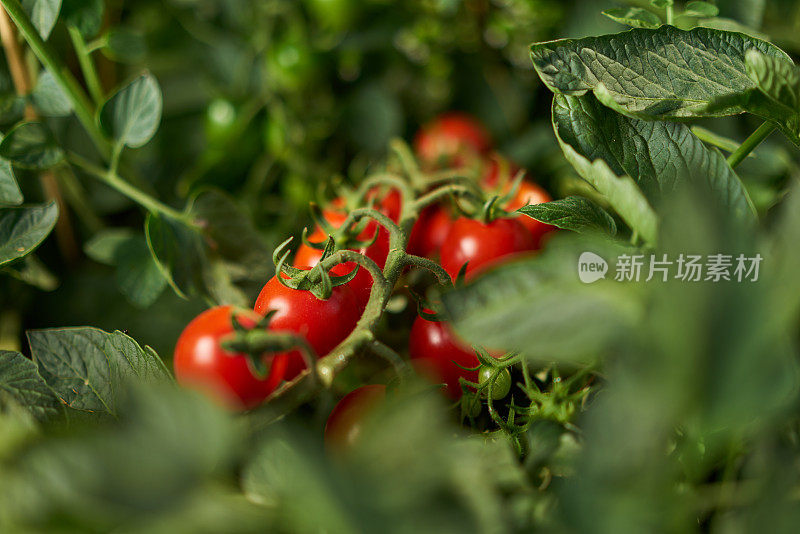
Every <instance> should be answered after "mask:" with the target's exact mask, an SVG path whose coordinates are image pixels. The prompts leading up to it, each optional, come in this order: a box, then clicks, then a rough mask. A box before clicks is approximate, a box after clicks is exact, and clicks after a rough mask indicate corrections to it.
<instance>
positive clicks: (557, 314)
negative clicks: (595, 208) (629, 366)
mask: <svg viewBox="0 0 800 534" xmlns="http://www.w3.org/2000/svg"><path fill="white" fill-rule="evenodd" d="M569 237H570V238H576V237H577V236H575V234H569ZM604 241H605V240H604ZM604 241H596V240H587V239H586V238H582V239H569V240H563V239H562V240H561V242H560V243H559V242H557V241H556V239H553V240H552V241H550V243H548V249H547V252H546V253H544V254H543V255H541V256H539V257H537V258H535V259H527V260H522V261H514V262H509V263H507V264H504V265H503V266H501V267H498V268H497V269H494V270H491V271H489V272H488V273H486V274H485V275H483V276H481V277H480V278H478V279H476V280H474V281H472V282H470V284H469V285H467V286H464V287H461V288H458V289H455V290H454V291H450V292H448V293H445V294H444V295H443V301H444V305H445V309H446V310H447V313H448V317H449V318H450V320H451V321H452V324H453V326H454V328H455V329H456V331H457V332H458V333H459V335H460V336H462V337H463V338H464V339H465V340H466V341H467V342H469V343H472V344H478V345H482V346H485V347H487V348H490V349H492V350H504V351H511V350H514V351H520V352H523V353H525V354H527V355H529V356H531V357H532V358H534V359H536V360H539V361H559V360H561V361H591V360H592V359H594V358H595V357H597V356H599V355H600V354H601V353H602V352H603V350H604V348H607V347H608V346H609V344H610V343H611V342H613V341H614V340H618V339H619V336H624V335H626V334H625V331H626V329H627V328H631V327H632V325H633V324H635V320H636V317H637V316H638V314H639V313H640V310H639V309H638V306H639V304H638V303H637V300H636V299H635V298H633V293H631V292H630V289H631V288H629V287H627V286H624V285H621V284H618V283H616V282H614V281H608V282H606V281H599V282H595V283H593V284H590V285H584V284H582V283H581V282H580V280H579V278H578V259H579V257H580V255H581V254H582V252H587V251H588V252H592V253H594V254H597V255H598V256H600V257H601V258H604V259H605V260H606V261H610V260H611V259H612V257H616V256H617V255H618V254H619V252H618V251H619V250H622V249H621V248H617V247H615V246H614V245H611V244H609V243H607V242H604ZM523 317H524V320H521V319H520V318H523Z"/></svg>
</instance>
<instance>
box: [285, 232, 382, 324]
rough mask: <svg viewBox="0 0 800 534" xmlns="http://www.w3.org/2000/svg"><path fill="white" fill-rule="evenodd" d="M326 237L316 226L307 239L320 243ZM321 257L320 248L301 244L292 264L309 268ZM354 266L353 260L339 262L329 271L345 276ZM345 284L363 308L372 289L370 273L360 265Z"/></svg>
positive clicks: (363, 251)
mask: <svg viewBox="0 0 800 534" xmlns="http://www.w3.org/2000/svg"><path fill="white" fill-rule="evenodd" d="M327 238H328V236H327V234H326V233H325V232H324V231H323V230H322V229H320V228H317V229H316V230H315V231H314V233H312V234H311V235H310V236H309V240H310V241H311V242H312V243H321V242H324V241H325V240H326V239H327ZM359 252H361V253H362V254H365V253H366V250H363V249H362V250H360V251H359ZM321 257H322V251H321V250H317V249H315V248H314V247H309V246H308V245H306V244H302V245H300V246H299V247H298V248H297V253H296V254H295V256H294V266H295V267H299V268H301V269H310V268H311V267H314V266H315V265H316V264H318V263H319V260H320V258H321ZM355 268H356V264H355V263H353V262H347V263H340V264H339V265H336V266H335V267H334V268H333V269H331V271H330V272H331V274H332V275H334V276H345V275H347V274H350V273H351V272H353V269H355ZM347 286H348V287H350V289H352V291H353V294H354V296H355V297H356V301H357V302H358V305H359V309H361V310H363V309H364V306H366V305H367V301H368V300H369V294H370V291H372V275H371V274H369V271H367V270H366V269H364V268H363V267H361V268H359V269H358V272H357V273H356V276H355V277H354V278H353V279H352V280H350V281H349V282H348V283H347Z"/></svg>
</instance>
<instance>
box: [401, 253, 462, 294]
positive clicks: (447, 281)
mask: <svg viewBox="0 0 800 534" xmlns="http://www.w3.org/2000/svg"><path fill="white" fill-rule="evenodd" d="M404 261H405V263H406V265H409V266H412V267H419V268H420V269H425V270H427V271H430V272H432V273H433V274H434V275H436V279H437V280H438V282H439V284H440V285H443V286H448V287H450V286H452V285H453V280H452V279H451V278H450V275H449V274H448V273H447V271H445V270H444V267H442V266H441V265H439V264H438V263H436V262H435V261H433V260H429V259H428V258H422V257H420V256H414V255H413V254H406V255H405V258H404Z"/></svg>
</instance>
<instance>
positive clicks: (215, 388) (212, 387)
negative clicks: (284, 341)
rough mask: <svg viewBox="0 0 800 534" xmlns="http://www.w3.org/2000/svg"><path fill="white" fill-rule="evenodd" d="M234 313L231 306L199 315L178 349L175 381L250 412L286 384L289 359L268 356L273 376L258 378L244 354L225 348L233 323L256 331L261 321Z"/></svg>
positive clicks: (265, 360) (267, 363)
mask: <svg viewBox="0 0 800 534" xmlns="http://www.w3.org/2000/svg"><path fill="white" fill-rule="evenodd" d="M253 315H254V314H248V313H245V312H237V311H234V310H233V309H232V308H231V307H230V306H219V307H216V308H211V309H210V310H207V311H205V312H203V313H201V314H200V315H198V316H197V317H196V318H195V319H194V320H192V322H191V323H189V324H188V326H187V327H186V328H185V329H184V331H183V333H181V335H180V337H179V338H178V343H177V345H176V346H175V358H174V360H173V365H174V366H175V378H176V379H177V380H178V383H180V384H182V385H185V386H187V387H192V388H198V389H201V390H203V391H207V392H208V393H209V394H211V395H212V396H213V397H214V398H216V399H217V400H219V401H220V402H221V403H223V404H224V405H226V406H228V407H231V408H233V409H244V410H246V409H250V408H253V407H255V406H257V405H258V404H260V403H261V402H262V401H263V400H264V399H266V398H267V396H268V395H269V394H270V393H272V392H273V391H275V389H276V388H277V387H278V385H279V384H280V383H281V381H283V378H284V374H285V372H286V367H287V363H288V359H287V355H285V354H271V355H265V356H264V357H263V358H264V364H265V366H266V367H267V368H268V369H269V372H268V374H267V375H266V376H264V377H258V376H257V375H256V374H255V373H254V371H253V369H252V367H251V365H250V364H249V362H248V357H247V356H246V355H244V354H235V353H230V352H228V351H226V350H225V349H224V348H223V347H222V341H223V340H224V339H225V338H226V336H230V335H231V334H233V333H234V326H233V321H234V320H236V321H238V322H239V323H240V324H242V325H243V326H244V327H245V328H250V329H252V328H254V327H255V326H256V324H257V322H258V319H259V317H257V316H256V317H253Z"/></svg>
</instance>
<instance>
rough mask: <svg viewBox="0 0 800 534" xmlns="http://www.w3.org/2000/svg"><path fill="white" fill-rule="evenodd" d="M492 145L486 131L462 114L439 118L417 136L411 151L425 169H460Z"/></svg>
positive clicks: (423, 128)
mask: <svg viewBox="0 0 800 534" xmlns="http://www.w3.org/2000/svg"><path fill="white" fill-rule="evenodd" d="M491 144H492V141H491V138H490V137H489V133H488V132H487V131H486V128H484V126H483V125H482V124H481V123H480V122H478V120H477V119H475V118H473V117H471V116H469V115H467V114H466V113H458V112H451V113H445V114H443V115H440V116H439V117H438V118H436V119H435V120H433V121H432V122H430V123H428V124H426V125H425V126H423V127H422V129H421V130H420V131H419V132H417V136H416V138H415V139H414V148H415V150H416V152H417V155H418V156H419V158H420V160H421V162H422V164H423V166H425V167H447V166H455V167H460V166H463V165H464V164H465V163H467V162H468V161H469V160H470V158H474V157H476V156H478V155H480V154H483V153H485V152H486V151H488V150H489V148H490V147H491Z"/></svg>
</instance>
